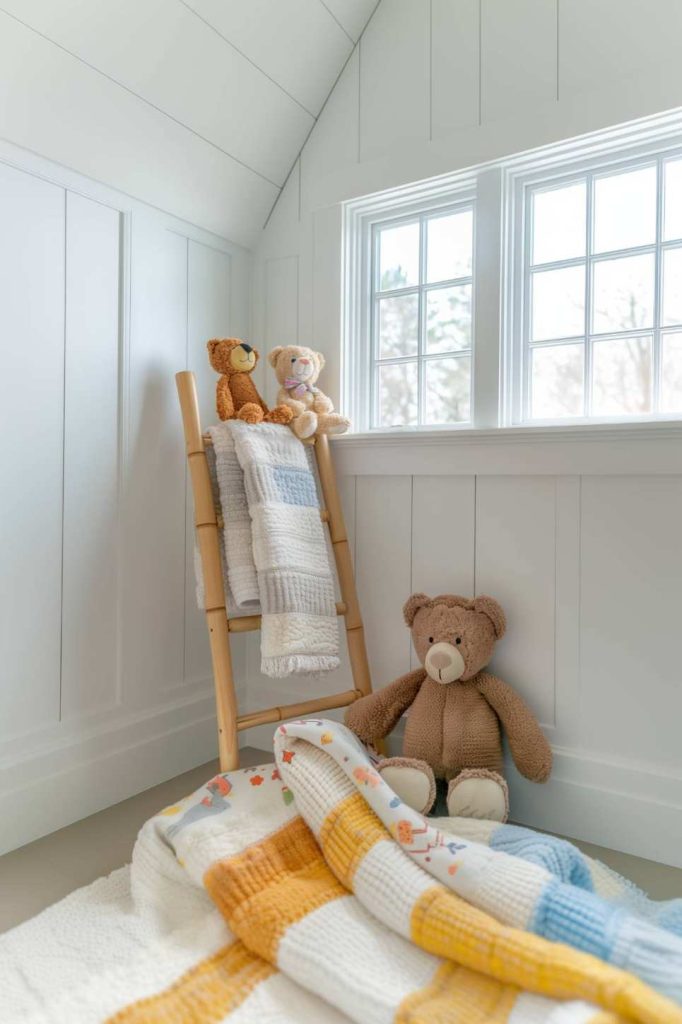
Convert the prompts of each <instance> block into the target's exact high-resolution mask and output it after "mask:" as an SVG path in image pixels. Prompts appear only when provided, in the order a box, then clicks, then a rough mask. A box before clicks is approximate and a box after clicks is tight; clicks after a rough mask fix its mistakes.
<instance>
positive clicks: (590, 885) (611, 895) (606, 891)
mask: <svg viewBox="0 0 682 1024" xmlns="http://www.w3.org/2000/svg"><path fill="white" fill-rule="evenodd" d="M430 821H431V823H432V824H435V825H436V826H437V827H438V828H441V829H442V830H443V831H445V832H454V833H456V834H457V835H458V836H460V837H463V838H464V839H468V840H473V841H474V842H477V843H483V844H485V845H486V846H489V847H490V848H491V849H492V850H501V851H503V852H504V853H510V854H512V855H513V856H514V857H521V858H523V860H528V861H531V862H532V863H534V864H539V865H541V866H542V867H544V868H546V869H547V870H548V871H549V872H551V873H552V874H553V875H554V876H555V877H556V878H559V879H561V881H562V882H567V883H569V884H570V885H573V886H577V887H578V888H579V889H585V890H587V891H588V892H594V893H596V894H597V895H598V896H601V897H602V898H603V899H605V900H607V901H608V902H609V903H612V904H614V905H616V906H620V907H622V908H623V909H624V910H626V911H628V912H629V913H631V914H634V915H635V916H637V917H642V918H645V919H646V920H648V921H651V922H652V923H654V924H656V925H658V927H659V928H665V929H666V930H667V931H670V932H673V933H674V934H675V935H679V936H680V937H682V897H680V898H678V899H672V900H652V899H649V897H648V896H647V894H646V893H645V892H643V891H642V890H641V889H639V888H638V887H637V886H636V885H635V884H634V883H633V882H631V881H629V880H628V879H627V878H623V876H622V875H619V874H618V873H617V872H616V871H613V870H612V869H611V868H609V867H607V866H606V864H602V862H601V861H599V860H595V859H594V858H593V857H588V856H587V855H586V854H584V853H583V852H582V851H581V850H579V849H578V847H577V846H574V845H573V843H570V842H568V840H566V839H558V838H557V837H556V836H548V835H544V834H543V833H542V832H536V831H535V830H534V829H531V828H523V827H521V826H520V825H501V824H500V823H499V822H497V821H477V820H476V819H474V818H438V819H435V818H431V819H430Z"/></svg>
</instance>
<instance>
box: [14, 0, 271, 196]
mask: <svg viewBox="0 0 682 1024" xmlns="http://www.w3.org/2000/svg"><path fill="white" fill-rule="evenodd" d="M0 12H1V13H2V14H4V15H6V16H7V17H8V18H11V19H12V21H16V23H17V24H18V25H21V26H22V27H23V28H25V29H27V30H28V31H29V32H33V33H34V34H35V35H37V36H39V37H40V38H41V39H44V40H45V42H46V43H50V44H51V45H52V46H56V47H57V49H58V50H61V51H62V53H66V54H67V55H68V56H69V57H71V58H73V60H77V61H78V63H79V64H82V65H83V67H86V68H88V69H89V70H90V71H94V72H95V74H97V75H101V76H102V78H105V79H106V80H107V81H108V82H111V83H112V85H116V86H118V88H119V89H122V90H123V91H124V92H126V93H128V95H129V96H134V97H135V99H136V100H139V101H140V103H144V104H145V106H147V107H149V108H150V109H151V110H155V111H156V113H157V114H161V116H162V117H166V118H168V120H169V121H172V122H173V124H176V125H178V127H179V128H184V129H185V131H187V132H189V133H190V134H191V135H194V136H195V138H197V139H200V140H201V142H205V143H206V145H207V146H211V147H212V148H213V149H215V150H217V151H218V152H219V153H222V154H223V156H226V157H228V158H229V159H230V160H233V161H234V162H235V163H236V164H239V166H240V167H243V168H244V169H245V170H247V171H250V172H251V174H255V175H256V176H257V177H259V178H261V179H262V180H263V181H266V182H267V183H268V184H269V185H272V186H273V188H276V189H280V190H281V188H282V185H278V184H277V182H276V181H273V180H272V178H268V176H267V174H263V172H262V171H258V170H256V168H255V167H252V166H251V165H250V164H247V163H246V162H245V161H244V160H240V159H239V157H238V156H235V155H234V153H230V152H229V151H228V150H227V149H223V148H222V146H219V145H218V143H217V142H213V141H212V140H211V139H209V138H207V137H206V136H205V135H202V134H201V132H198V131H197V130H196V129H195V128H191V127H190V126H189V125H187V124H185V123H184V121H180V120H179V119H178V118H177V117H174V116H173V114H169V113H168V111H167V110H164V109H163V108H162V107H158V106H157V105H156V104H155V103H152V102H151V100H148V99H145V97H144V96H140V94H139V93H137V92H135V90H134V89H131V88H130V87H129V86H127V85H125V84H124V83H123V82H119V81H118V79H117V78H114V77H113V76H112V75H109V74H107V72H106V71H102V70H101V68H98V67H96V66H95V65H94V64H90V62H89V61H87V60H85V59H84V58H83V57H80V56H79V55H78V54H77V53H74V52H73V51H72V50H69V49H68V48H67V47H66V46H63V45H62V44H61V43H58V42H57V41H56V40H55V39H51V38H50V36H47V35H45V33H44V32H41V31H40V30H39V29H37V28H34V27H33V25H29V24H28V23H27V22H25V21H22V20H21V18H17V16H16V14H12V13H11V12H10V11H8V10H6V9H5V8H4V7H0Z"/></svg>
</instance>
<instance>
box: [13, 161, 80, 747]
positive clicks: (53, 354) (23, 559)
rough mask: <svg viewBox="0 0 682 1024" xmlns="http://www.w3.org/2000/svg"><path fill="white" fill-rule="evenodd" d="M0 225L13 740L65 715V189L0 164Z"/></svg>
mask: <svg viewBox="0 0 682 1024" xmlns="http://www.w3.org/2000/svg"><path fill="white" fill-rule="evenodd" d="M0 224H1V225H2V229H1V232H0V296H1V300H0V343H1V344H2V356H3V368H2V374H0V422H1V423H2V430H0V464H1V465H2V467H3V468H2V487H3V499H2V502H1V503H0V551H2V556H1V557H2V573H1V574H0V576H1V579H0V588H1V590H0V593H1V594H2V598H1V605H2V614H0V647H1V649H2V679H3V683H2V686H0V736H2V737H3V738H8V737H12V736H15V735H17V734H21V733H25V732H29V731H31V730H33V729H36V728H37V727H39V726H42V725H47V724H50V723H54V722H57V721H58V720H59V715H60V676H61V672H60V646H61V572H62V487H63V468H64V466H63V446H64V396H63V389H62V381H63V378H64V234H65V193H64V190H63V189H61V188H58V187H57V186H56V185H52V184H49V183H47V182H45V181H40V180H38V179H36V178H34V177H32V176H30V175H28V174H25V173H23V172H22V171H19V170H16V169H15V168H13V167H8V166H7V165H5V164H0ZM29 627H30V628H29Z"/></svg>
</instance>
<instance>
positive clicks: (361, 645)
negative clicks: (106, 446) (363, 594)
mask: <svg viewBox="0 0 682 1024" xmlns="http://www.w3.org/2000/svg"><path fill="white" fill-rule="evenodd" d="M175 382H176V384H177V389H178V397H179V399H180V408H181V410H182V422H183V427H184V432H185V443H186V447H187V461H188V463H189V470H190V477H191V480H192V492H193V495H194V525H195V527H196V531H197V538H198V543H199V553H200V556H201V566H202V570H203V575H204V594H205V605H206V622H207V625H208V634H209V641H210V645H211V658H212V661H213V679H214V683H215V695H216V708H217V717H218V747H219V752H220V770H221V771H223V772H226V771H233V770H234V769H235V768H238V767H239V743H238V735H239V733H240V732H241V731H242V730H243V729H249V728H251V727H252V726H255V725H267V724H269V723H271V722H281V721H283V720H284V719H287V718H300V717H302V716H304V715H315V714H317V713H318V712H322V711H329V710H331V709H332V708H342V707H347V705H349V704H352V703H353V701H355V700H357V699H358V698H360V697H364V696H365V695H366V694H368V693H371V691H372V683H371V679H370V674H369V665H368V662H367V651H366V649H365V635H364V628H363V624H362V616H361V615H360V606H359V604H358V597H357V593H356V591H355V578H354V576H353V565H352V562H351V556H350V547H349V545H348V538H347V536H346V526H345V523H344V520H343V511H342V509H341V501H340V499H339V493H338V490H337V487H336V477H335V474H334V466H333V463H332V459H331V454H330V451H329V440H328V439H327V437H326V436H324V435H322V436H319V437H316V438H315V442H314V447H315V457H316V460H317V469H318V474H319V478H320V486H321V489H322V496H323V499H324V504H325V507H324V509H322V510H321V512H320V516H321V519H322V521H323V522H325V523H326V524H327V526H328V528H329V534H330V538H331V543H332V548H333V551H334V559H335V562H336V572H337V575H338V580H339V589H340V591H341V603H340V604H337V606H336V611H337V614H338V615H342V616H343V618H344V620H345V626H346V640H347V643H348V655H349V659H350V665H351V671H352V674H353V686H354V688H353V689H352V690H344V691H343V692H342V693H334V694H330V695H329V696H327V697H318V698H316V699H313V700H306V701H301V702H300V703H298V704H285V705H283V706H282V707H274V708H266V709H264V710H263V711H254V712H252V713H251V714H248V715H240V714H239V713H238V709H237V698H236V694H235V688H234V676H233V674H232V658H231V655H230V633H244V632H248V631H250V630H255V629H259V628H260V621H261V617H260V615H247V616H243V617H240V618H232V619H230V618H228V615H227V602H226V600H225V588H224V585H223V574H222V566H221V558H220V544H219V535H218V516H217V514H216V508H215V504H214V502H213V491H212V488H211V478H210V475H209V469H208V462H207V460H206V445H207V444H211V439H210V437H209V436H208V435H207V434H202V430H201V421H200V416H199V402H198V399H197V389H196V381H195V379H194V374H193V373H191V372H190V371H188V370H183V371H182V372H181V373H177V374H176V375H175Z"/></svg>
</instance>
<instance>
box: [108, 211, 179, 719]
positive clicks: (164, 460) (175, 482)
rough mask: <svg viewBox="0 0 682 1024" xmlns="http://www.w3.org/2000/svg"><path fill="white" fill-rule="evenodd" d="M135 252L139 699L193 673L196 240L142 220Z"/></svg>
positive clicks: (130, 681)
mask: <svg viewBox="0 0 682 1024" xmlns="http://www.w3.org/2000/svg"><path fill="white" fill-rule="evenodd" d="M131 259H132V263H133V266H134V267H136V268H137V271H136V273H135V278H134V281H133V285H132V295H131V300H132V308H131V340H130V352H129V357H128V361H129V372H128V377H129V385H128V387H129V393H128V395H129V405H128V410H127V446H126V447H127V451H126V463H127V465H126V477H127V481H126V482H127V486H126V496H125V505H124V523H125V548H124V551H123V558H124V571H123V601H122V609H123V616H122V618H123V622H122V627H123V657H124V661H123V685H124V690H125V694H126V700H127V701H128V700H129V701H130V702H131V703H132V704H133V705H135V704H136V703H137V704H145V703H147V702H148V701H149V699H150V690H151V692H152V693H153V692H154V691H156V690H162V689H163V688H164V687H171V686H174V685H176V686H177V685H178V684H180V683H182V681H183V679H184V668H183V665H184V617H185V516H186V511H185V509H186V505H185V463H184V458H183V455H184V445H183V441H182V436H181V435H180V434H178V431H177V396H176V394H175V384H174V374H175V373H176V372H177V369H178V367H179V366H180V367H183V366H185V365H186V359H187V334H186V329H187V239H186V238H183V237H182V236H181V235H179V234H175V233H173V232H170V231H167V230H164V229H163V227H160V226H158V225H157V224H156V222H155V221H152V220H145V219H144V218H142V217H140V218H139V219H138V221H137V222H136V223H135V224H134V225H133V231H132V256H131ZM159 636H163V638H164V642H163V643H159V641H158V638H159Z"/></svg>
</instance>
